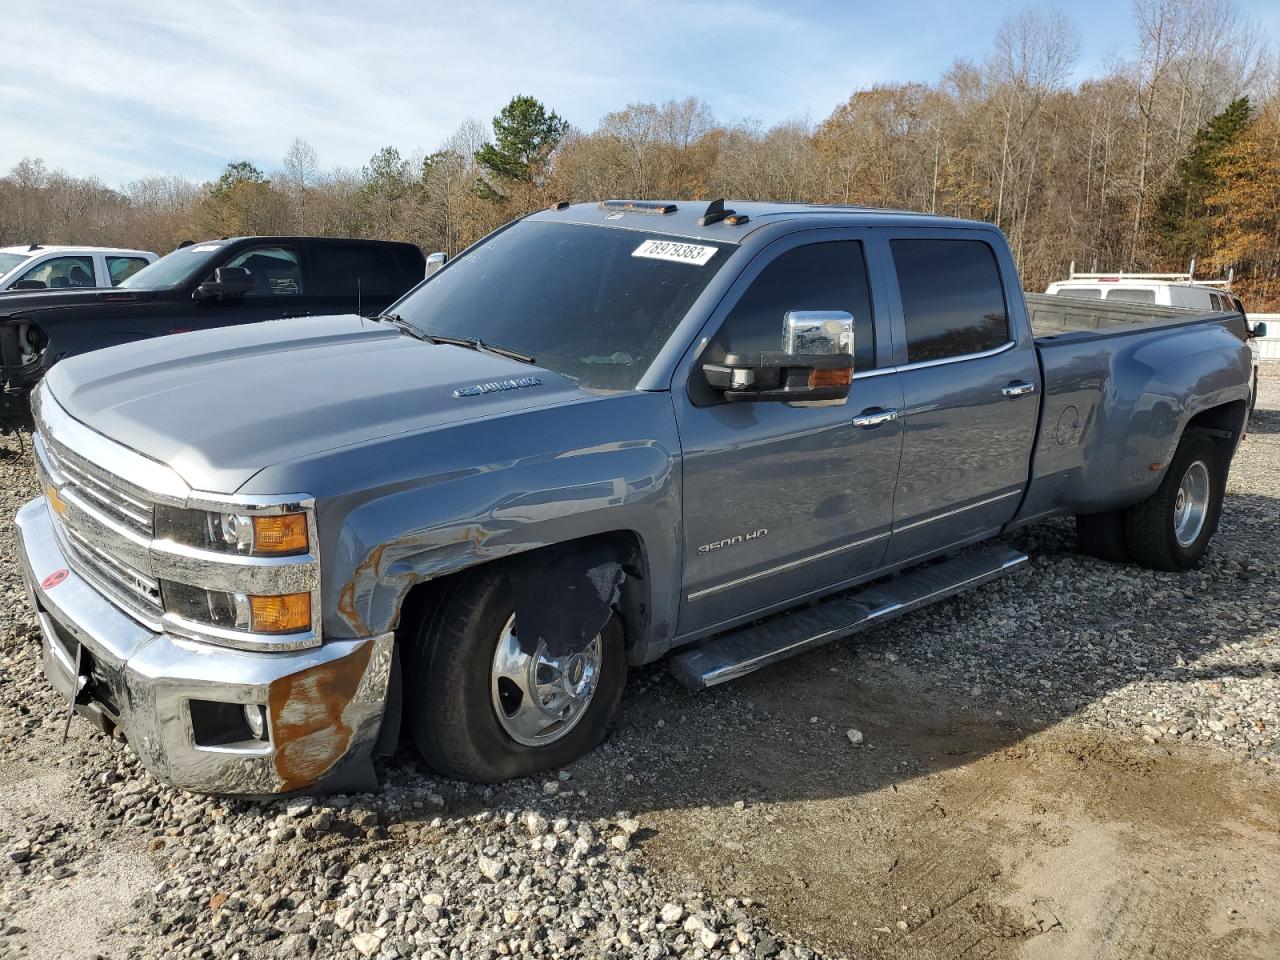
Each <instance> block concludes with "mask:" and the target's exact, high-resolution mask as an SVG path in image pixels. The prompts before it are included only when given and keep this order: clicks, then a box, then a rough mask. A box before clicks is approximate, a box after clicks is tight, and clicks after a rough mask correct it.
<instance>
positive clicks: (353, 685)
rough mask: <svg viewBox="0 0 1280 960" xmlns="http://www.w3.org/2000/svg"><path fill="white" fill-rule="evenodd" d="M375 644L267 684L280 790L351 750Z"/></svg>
mask: <svg viewBox="0 0 1280 960" xmlns="http://www.w3.org/2000/svg"><path fill="white" fill-rule="evenodd" d="M373 649H374V644H373V643H368V644H365V645H364V646H363V647H361V648H359V649H358V650H357V651H356V652H355V653H353V654H351V656H349V657H345V658H343V659H341V660H332V661H330V662H329V663H322V664H319V665H317V666H314V667H310V668H308V669H306V670H302V671H300V672H298V673H294V674H290V675H289V676H286V677H281V678H280V679H279V680H276V681H274V682H272V683H271V684H270V686H269V687H268V690H267V711H268V714H269V715H270V718H271V732H272V740H273V742H274V744H275V757H274V760H273V763H274V765H275V770H276V774H277V775H278V776H279V778H280V790H281V791H282V792H284V793H291V792H292V791H294V790H299V789H301V788H303V787H306V786H310V785H311V784H314V783H316V782H317V781H318V780H320V779H321V778H322V777H323V776H324V775H325V774H327V773H328V772H329V771H330V770H331V769H333V768H334V766H335V765H336V764H337V763H338V762H339V761H340V760H341V759H342V758H343V757H344V756H346V755H347V752H348V751H349V750H350V749H351V743H352V739H353V738H354V736H355V734H356V728H357V727H358V725H359V721H358V718H355V717H349V716H348V711H349V710H350V709H351V708H352V707H353V705H355V706H357V707H358V703H359V701H358V700H357V699H356V697H357V694H358V692H359V689H360V684H361V683H362V682H363V680H364V677H365V673H366V671H367V669H368V667H369V661H370V658H371V655H372V653H373Z"/></svg>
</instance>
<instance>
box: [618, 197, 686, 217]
mask: <svg viewBox="0 0 1280 960" xmlns="http://www.w3.org/2000/svg"><path fill="white" fill-rule="evenodd" d="M600 209H601V210H620V211H622V212H624V213H657V214H666V213H675V212H676V210H677V209H678V208H677V207H676V205H675V204H674V203H663V202H661V201H659V200H601V201H600Z"/></svg>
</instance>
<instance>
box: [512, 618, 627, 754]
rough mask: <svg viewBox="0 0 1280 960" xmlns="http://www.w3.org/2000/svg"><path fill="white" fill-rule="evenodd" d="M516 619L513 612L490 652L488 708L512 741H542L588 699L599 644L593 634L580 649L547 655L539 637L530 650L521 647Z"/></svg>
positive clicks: (596, 678) (560, 731) (596, 674)
mask: <svg viewBox="0 0 1280 960" xmlns="http://www.w3.org/2000/svg"><path fill="white" fill-rule="evenodd" d="M515 625H516V618H515V617H514V616H513V617H512V618H511V619H510V620H508V621H507V625H506V626H505V627H504V628H503V630H502V635H501V636H499V637H498V646H497V649H495V650H494V652H493V670H492V671H491V676H490V681H489V690H490V694H491V697H492V700H493V712H494V713H495V714H496V715H497V717H498V723H500V724H501V725H502V729H503V730H505V731H506V733H507V735H508V736H509V737H511V739H512V740H514V741H516V743H519V744H523V745H524V746H526V747H544V746H546V745H547V744H551V743H555V742H556V741H557V740H559V739H560V738H562V737H564V736H566V735H567V734H568V733H569V731H570V730H572V729H573V728H574V727H576V726H577V725H578V721H579V720H581V719H582V717H583V715H584V714H585V713H586V712H587V708H588V707H589V706H590V705H591V700H592V698H594V697H595V693H596V687H597V686H598V685H599V683H600V661H601V649H602V645H601V642H600V637H599V636H597V637H596V638H595V639H594V640H592V641H591V642H590V643H589V644H587V646H586V648H585V649H583V650H579V651H577V652H576V653H571V654H568V655H566V656H563V657H552V656H550V655H549V654H548V653H547V645H546V644H545V643H539V644H538V649H537V651H536V652H535V653H534V654H533V655H532V656H530V655H529V654H526V653H524V652H523V651H521V649H520V643H519V641H518V640H517V638H516V632H515Z"/></svg>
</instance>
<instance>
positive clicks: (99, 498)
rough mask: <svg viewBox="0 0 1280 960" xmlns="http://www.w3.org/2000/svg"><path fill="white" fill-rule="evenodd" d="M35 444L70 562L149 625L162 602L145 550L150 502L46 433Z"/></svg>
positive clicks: (151, 511)
mask: <svg viewBox="0 0 1280 960" xmlns="http://www.w3.org/2000/svg"><path fill="white" fill-rule="evenodd" d="M35 447H36V462H37V466H38V468H39V472H40V480H41V484H42V486H43V487H44V488H45V491H46V495H49V494H48V491H49V490H50V489H51V488H54V487H56V488H57V491H58V492H57V495H56V503H57V504H59V505H60V506H59V507H58V509H56V510H53V511H52V513H53V516H54V528H55V530H56V531H57V533H58V537H59V539H60V540H61V541H62V544H63V548H64V550H65V552H66V554H67V559H68V561H70V564H71V566H72V567H74V568H75V571H76V572H77V573H79V574H80V575H81V576H82V577H84V578H85V579H86V580H88V581H89V582H90V583H91V584H92V585H93V586H94V587H95V588H96V589H97V590H98V591H99V592H100V593H102V595H103V596H105V597H106V598H107V599H108V600H110V601H111V602H112V603H114V604H115V605H116V606H118V607H120V609H122V610H124V612H125V613H128V614H129V615H130V616H132V617H134V618H135V619H137V620H139V621H141V622H142V623H144V624H145V625H147V626H150V627H154V626H155V625H156V624H158V623H159V621H160V618H161V615H162V614H163V613H164V604H163V600H162V599H161V596H160V583H159V581H158V580H156V579H155V578H154V577H153V576H151V572H150V569H149V561H148V559H147V553H146V550H147V544H148V543H149V541H150V540H151V537H152V527H153V516H154V509H153V507H152V505H151V504H150V503H149V502H147V500H145V499H143V496H142V495H141V494H140V493H139V492H137V491H134V490H132V489H129V488H128V486H127V485H126V484H124V483H123V482H122V481H119V480H117V479H116V478H115V477H113V476H112V475H111V474H110V473H108V472H107V471H105V470H103V469H102V468H101V467H97V466H94V465H93V464H91V463H89V462H88V461H87V460H85V458H83V457H81V456H78V455H77V454H76V453H75V452H73V451H71V450H68V449H67V448H66V447H64V446H62V445H61V444H59V443H57V442H56V441H54V440H52V439H51V438H50V437H49V435H48V434H47V433H39V434H37V436H36V444H35ZM50 499H51V501H52V500H55V498H54V497H53V496H51V497H50ZM126 557H127V558H132V559H125V558H126ZM139 560H141V561H142V562H144V563H147V564H148V569H147V570H140V569H138V567H137V566H135V564H136V563H137V562H138V561H139Z"/></svg>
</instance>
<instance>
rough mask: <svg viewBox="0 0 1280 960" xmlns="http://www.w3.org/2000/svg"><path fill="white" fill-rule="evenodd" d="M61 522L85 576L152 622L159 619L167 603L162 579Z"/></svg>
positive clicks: (123, 604)
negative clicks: (100, 547) (136, 566)
mask: <svg viewBox="0 0 1280 960" xmlns="http://www.w3.org/2000/svg"><path fill="white" fill-rule="evenodd" d="M60 526H61V528H62V532H63V533H64V534H65V536H66V540H67V546H68V547H69V548H70V549H69V550H68V554H69V557H70V558H71V559H72V560H73V561H76V563H75V564H74V565H75V566H76V568H77V571H78V572H79V573H80V574H81V575H82V576H84V577H85V578H86V579H88V580H90V581H91V582H92V583H93V584H94V586H96V587H97V588H98V589H99V590H101V591H102V592H103V593H104V594H105V595H106V596H107V598H108V599H110V600H112V601H114V602H115V603H116V605H117V606H121V607H123V608H125V611H126V612H127V613H130V614H132V615H133V616H134V617H136V618H137V619H139V620H141V621H143V622H145V623H149V624H155V623H158V622H159V620H160V616H161V614H162V613H163V606H162V602H161V599H160V584H159V583H158V582H156V581H155V580H153V579H152V578H151V577H148V576H147V575H146V574H144V573H141V572H140V571H138V570H135V569H134V568H133V567H131V566H129V565H128V564H127V563H124V562H123V561H121V560H117V559H116V558H115V557H112V556H111V555H110V554H108V553H107V552H105V551H104V550H101V549H99V548H98V547H95V546H94V545H93V544H91V543H90V542H89V541H88V540H86V539H85V538H84V537H83V536H82V535H80V534H79V533H77V532H76V531H75V530H73V529H71V528H70V527H68V526H67V525H66V524H60Z"/></svg>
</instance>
